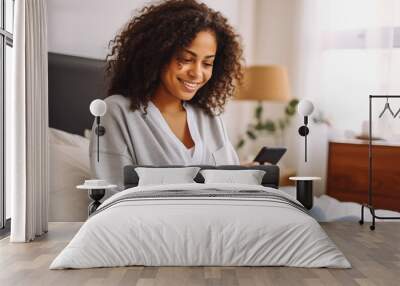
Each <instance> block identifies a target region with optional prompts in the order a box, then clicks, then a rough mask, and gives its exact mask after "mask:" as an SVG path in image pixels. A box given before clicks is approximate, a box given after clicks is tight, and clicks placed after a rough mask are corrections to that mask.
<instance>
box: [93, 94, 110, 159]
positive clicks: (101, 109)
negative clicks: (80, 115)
mask: <svg viewBox="0 0 400 286" xmlns="http://www.w3.org/2000/svg"><path fill="white" fill-rule="evenodd" d="M89 110H90V113H92V114H93V116H95V117H96V124H97V126H96V129H95V130H94V132H95V133H96V135H97V162H99V157H100V154H99V153H100V152H99V149H100V148H99V147H100V136H103V135H104V134H105V133H106V129H105V128H104V126H101V125H100V117H101V116H104V114H106V112H107V104H106V103H105V101H104V100H101V99H95V100H93V101H92V102H91V103H90V106H89Z"/></svg>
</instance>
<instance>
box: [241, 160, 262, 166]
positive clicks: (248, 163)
mask: <svg viewBox="0 0 400 286" xmlns="http://www.w3.org/2000/svg"><path fill="white" fill-rule="evenodd" d="M240 165H241V166H243V167H253V166H259V165H260V163H258V162H256V161H248V162H244V163H242V164H240Z"/></svg>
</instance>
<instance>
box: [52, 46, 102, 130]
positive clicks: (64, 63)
mask: <svg viewBox="0 0 400 286" xmlns="http://www.w3.org/2000/svg"><path fill="white" fill-rule="evenodd" d="M48 56H49V126H50V127H52V128H57V129H61V130H64V131H67V132H70V133H74V134H80V135H83V132H84V130H85V129H91V128H92V124H93V120H94V118H93V116H92V115H91V114H90V112H89V105H90V102H91V101H92V100H93V99H96V98H102V99H103V98H105V96H106V80H105V76H104V74H105V73H104V70H105V63H106V62H105V61H103V60H96V59H88V58H81V57H75V56H68V55H62V54H55V53H49V54H48Z"/></svg>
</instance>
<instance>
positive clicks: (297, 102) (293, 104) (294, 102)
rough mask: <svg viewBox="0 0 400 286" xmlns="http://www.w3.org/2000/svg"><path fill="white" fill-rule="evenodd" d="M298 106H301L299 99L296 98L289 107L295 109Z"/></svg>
mask: <svg viewBox="0 0 400 286" xmlns="http://www.w3.org/2000/svg"><path fill="white" fill-rule="evenodd" d="M297 104H299V100H298V99H297V98H294V99H292V100H291V101H290V102H289V105H290V106H292V107H294V108H296V107H297Z"/></svg>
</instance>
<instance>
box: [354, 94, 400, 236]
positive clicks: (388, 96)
mask: <svg viewBox="0 0 400 286" xmlns="http://www.w3.org/2000/svg"><path fill="white" fill-rule="evenodd" d="M374 98H386V99H389V98H400V95H370V96H369V134H368V137H369V138H368V141H369V142H368V159H369V162H368V204H362V206H361V219H360V221H359V223H360V224H361V225H362V224H364V208H368V209H369V211H370V212H371V215H372V225H370V227H369V228H370V229H371V230H374V229H375V218H378V219H400V217H382V216H378V215H376V214H375V208H374V207H373V205H372V99H374Z"/></svg>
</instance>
